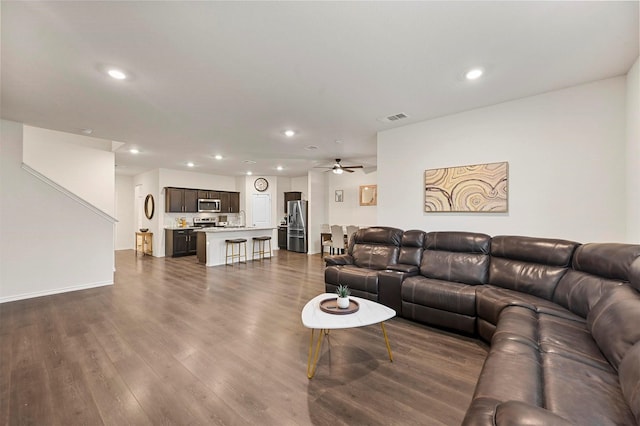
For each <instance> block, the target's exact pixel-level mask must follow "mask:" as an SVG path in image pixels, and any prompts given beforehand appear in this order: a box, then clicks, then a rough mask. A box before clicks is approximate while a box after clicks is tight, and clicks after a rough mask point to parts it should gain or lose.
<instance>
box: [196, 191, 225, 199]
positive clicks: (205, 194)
mask: <svg viewBox="0 0 640 426" xmlns="http://www.w3.org/2000/svg"><path fill="white" fill-rule="evenodd" d="M198 198H199V199H205V200H219V199H220V192H219V191H208V190H206V189H198Z"/></svg>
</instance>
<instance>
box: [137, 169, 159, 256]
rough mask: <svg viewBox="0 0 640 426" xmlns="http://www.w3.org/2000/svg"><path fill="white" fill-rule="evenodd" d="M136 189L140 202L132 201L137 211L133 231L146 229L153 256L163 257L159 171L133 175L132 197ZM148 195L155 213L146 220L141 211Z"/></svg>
mask: <svg viewBox="0 0 640 426" xmlns="http://www.w3.org/2000/svg"><path fill="white" fill-rule="evenodd" d="M136 187H139V194H140V197H141V200H138V202H135V200H134V206H137V207H134V210H135V209H136V208H137V209H138V211H134V223H136V224H135V229H136V230H137V229H138V228H148V229H149V232H153V237H152V243H151V245H152V247H153V256H154V257H164V224H163V217H162V212H164V195H162V188H160V170H159V169H154V170H150V171H148V172H144V173H140V174H138V175H135V176H134V177H133V188H134V196H135V188H136ZM148 194H151V195H152V196H153V199H154V204H155V212H154V214H153V217H152V218H151V219H147V217H146V216H145V215H144V214H143V213H142V209H144V199H145V198H146V196H147V195H148ZM161 195H162V196H161ZM134 232H135V231H134Z"/></svg>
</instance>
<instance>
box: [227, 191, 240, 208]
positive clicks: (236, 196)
mask: <svg viewBox="0 0 640 426" xmlns="http://www.w3.org/2000/svg"><path fill="white" fill-rule="evenodd" d="M238 212H240V193H239V192H230V193H229V213H238Z"/></svg>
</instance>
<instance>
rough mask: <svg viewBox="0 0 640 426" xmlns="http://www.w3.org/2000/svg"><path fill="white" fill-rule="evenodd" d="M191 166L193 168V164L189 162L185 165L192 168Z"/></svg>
mask: <svg viewBox="0 0 640 426" xmlns="http://www.w3.org/2000/svg"><path fill="white" fill-rule="evenodd" d="M193 166H195V164H193V163H192V162H191V161H189V162H188V163H187V167H193Z"/></svg>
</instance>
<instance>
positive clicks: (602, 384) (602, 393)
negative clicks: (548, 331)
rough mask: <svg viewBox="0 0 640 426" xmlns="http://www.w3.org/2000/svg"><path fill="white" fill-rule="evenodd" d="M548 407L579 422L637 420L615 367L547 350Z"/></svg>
mask: <svg viewBox="0 0 640 426" xmlns="http://www.w3.org/2000/svg"><path fill="white" fill-rule="evenodd" d="M542 365H543V372H544V395H545V401H544V406H545V408H547V409H549V410H551V411H552V412H554V413H556V414H558V415H560V416H562V417H564V418H566V419H568V420H570V421H572V422H574V423H575V424H577V425H598V426H600V425H603V426H604V425H633V424H635V423H636V420H635V419H634V417H633V414H632V412H631V410H630V409H629V406H628V405H627V403H626V402H625V398H624V397H623V395H622V389H621V387H620V383H619V381H618V375H617V374H616V372H615V371H614V370H613V369H610V370H609V371H605V370H603V369H601V368H597V367H593V366H590V365H586V364H585V363H583V362H580V361H576V360H573V359H570V358H567V357H565V356H562V355H558V354H555V353H543V354H542Z"/></svg>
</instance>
